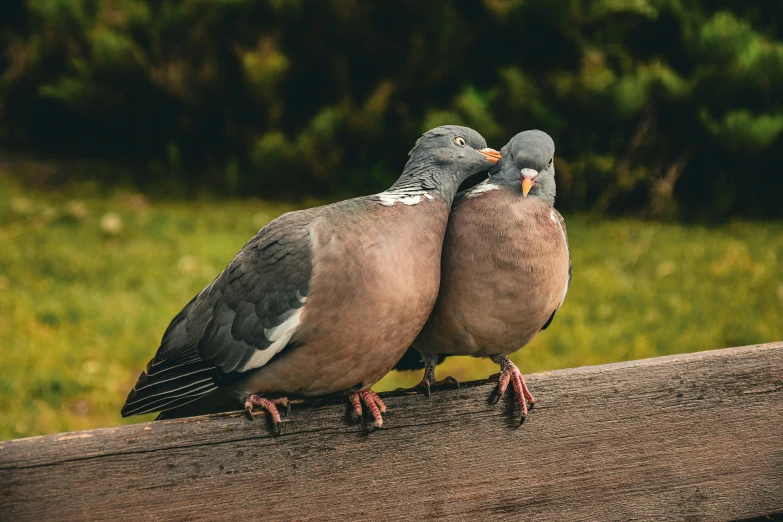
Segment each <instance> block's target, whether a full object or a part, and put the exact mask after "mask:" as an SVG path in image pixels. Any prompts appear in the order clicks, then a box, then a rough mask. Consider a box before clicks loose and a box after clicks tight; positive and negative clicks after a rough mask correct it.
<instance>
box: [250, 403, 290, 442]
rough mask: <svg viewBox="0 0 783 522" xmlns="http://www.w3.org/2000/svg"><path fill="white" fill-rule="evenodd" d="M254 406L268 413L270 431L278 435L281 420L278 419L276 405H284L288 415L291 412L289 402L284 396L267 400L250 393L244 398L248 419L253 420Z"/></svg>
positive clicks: (278, 413) (278, 414)
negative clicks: (270, 420) (270, 424)
mask: <svg viewBox="0 0 783 522" xmlns="http://www.w3.org/2000/svg"><path fill="white" fill-rule="evenodd" d="M255 406H258V407H259V408H263V409H265V410H266V411H267V412H268V413H269V415H270V417H271V419H272V432H273V433H274V434H275V435H280V424H281V423H282V422H283V421H282V420H281V419H280V412H279V411H278V410H277V407H278V406H282V407H284V408H285V409H286V416H288V415H290V414H291V402H290V401H289V400H288V399H287V398H285V397H280V398H279V399H272V400H269V399H265V398H263V397H261V396H260V395H256V394H255V393H252V394H250V395H248V396H247V398H246V399H245V411H247V414H248V416H249V417H250V420H253V407H255Z"/></svg>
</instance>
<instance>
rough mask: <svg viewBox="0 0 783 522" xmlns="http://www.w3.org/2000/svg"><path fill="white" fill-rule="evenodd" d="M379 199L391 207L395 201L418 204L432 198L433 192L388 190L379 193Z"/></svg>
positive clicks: (404, 203)
mask: <svg viewBox="0 0 783 522" xmlns="http://www.w3.org/2000/svg"><path fill="white" fill-rule="evenodd" d="M378 199H380V200H381V205H385V206H387V207H391V206H392V205H394V204H395V203H402V204H403V205H408V206H411V205H418V204H419V203H421V202H422V201H424V200H425V199H432V194H430V193H429V192H425V191H421V190H419V191H392V190H387V191H386V192H381V193H380V194H378Z"/></svg>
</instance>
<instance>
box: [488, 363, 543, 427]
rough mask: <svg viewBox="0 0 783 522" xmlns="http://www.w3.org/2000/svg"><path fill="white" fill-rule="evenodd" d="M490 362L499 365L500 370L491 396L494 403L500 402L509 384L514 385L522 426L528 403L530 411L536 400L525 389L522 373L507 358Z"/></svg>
mask: <svg viewBox="0 0 783 522" xmlns="http://www.w3.org/2000/svg"><path fill="white" fill-rule="evenodd" d="M492 360H493V361H495V362H496V363H498V364H500V369H501V373H500V379H499V380H498V387H497V388H496V389H495V392H494V394H493V395H494V397H495V402H497V401H498V400H500V397H501V396H503V394H504V393H505V392H506V388H508V384H509V382H510V383H512V384H513V385H514V393H515V395H516V397H517V402H518V403H519V410H520V411H521V412H522V417H521V418H520V419H519V424H522V423H523V422H525V418H527V412H528V403H530V409H531V410H532V409H533V406H535V404H536V399H535V397H533V394H532V393H530V390H528V389H527V384H525V378H524V377H523V376H522V372H520V371H519V368H517V367H516V365H515V364H514V363H513V362H511V360H510V359H509V358H508V357H505V356H501V357H497V358H493V359H492Z"/></svg>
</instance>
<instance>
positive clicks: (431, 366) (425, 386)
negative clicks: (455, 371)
mask: <svg viewBox="0 0 783 522" xmlns="http://www.w3.org/2000/svg"><path fill="white" fill-rule="evenodd" d="M421 360H422V362H423V363H424V377H422V379H421V382H420V383H419V384H417V385H416V386H414V387H413V388H410V389H409V390H404V389H402V388H400V389H398V390H395V391H417V390H424V395H425V396H426V397H427V398H428V399H429V397H430V391H431V390H432V388H435V389H439V388H440V389H444V390H446V389H450V388H459V382H457V379H455V378H454V377H446V378H445V379H443V380H441V381H436V380H435V366H437V365H438V362H440V356H438V354H424V355H422V356H421Z"/></svg>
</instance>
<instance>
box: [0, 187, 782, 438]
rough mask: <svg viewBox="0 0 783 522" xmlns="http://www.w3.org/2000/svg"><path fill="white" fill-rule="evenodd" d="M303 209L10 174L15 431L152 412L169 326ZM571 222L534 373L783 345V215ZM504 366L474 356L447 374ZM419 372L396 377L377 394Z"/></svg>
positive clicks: (4, 314) (8, 416)
mask: <svg viewBox="0 0 783 522" xmlns="http://www.w3.org/2000/svg"><path fill="white" fill-rule="evenodd" d="M75 194H79V196H78V197H76V196H75ZM292 208H293V207H292V206H290V205H285V204H277V203H268V202H264V201H259V200H252V199H247V200H219V199H209V198H201V199H195V200H188V201H183V200H179V201H161V200H150V199H148V198H145V197H143V196H141V195H138V194H133V193H123V192H116V193H113V194H110V195H99V194H98V193H97V192H96V191H95V190H89V189H87V190H85V189H84V188H82V189H80V190H67V191H64V193H60V194H57V195H52V194H43V193H30V192H25V191H22V190H21V189H20V188H19V186H18V185H16V184H13V183H11V182H10V181H8V180H5V181H0V368H1V370H0V440H2V439H7V438H15V437H24V436H29V435H38V434H44V433H51V432H58V431H65V430H76V429H86V428H94V427H99V426H110V425H116V424H121V423H129V422H139V421H141V420H145V419H149V418H151V417H150V416H147V417H136V418H131V419H121V418H120V415H119V410H120V407H121V406H122V403H123V402H124V399H125V396H126V394H127V392H128V390H129V389H130V387H131V386H132V385H133V383H134V382H135V380H136V377H137V376H138V373H139V371H140V370H141V369H142V368H143V367H144V365H145V364H146V362H147V360H148V359H149V358H150V357H151V356H152V354H153V353H154V352H155V349H156V348H157V343H158V341H159V340H160V337H161V335H162V333H163V331H164V329H165V327H166V325H167V324H168V322H169V320H170V319H171V318H172V317H173V316H174V315H175V314H176V313H177V312H178V311H179V310H180V309H181V307H182V306H184V305H185V304H186V303H187V302H188V301H189V300H190V298H191V297H192V296H193V295H194V294H195V293H197V292H198V291H199V290H200V289H201V288H202V287H203V286H204V285H206V284H207V283H209V282H210V281H211V280H212V278H213V277H214V276H215V275H217V273H218V272H219V271H220V270H221V269H222V268H223V267H224V266H225V265H226V264H227V263H228V262H229V261H230V260H231V259H232V257H233V256H234V255H235V253H236V252H237V251H238V250H239V248H241V246H242V245H243V244H244V243H245V241H246V240H247V239H248V238H249V237H250V236H251V235H252V234H253V233H254V232H255V231H256V230H257V229H258V228H260V227H261V226H263V225H264V224H265V223H267V222H268V221H269V220H271V219H273V218H274V217H276V216H277V215H279V214H281V213H282V212H285V211H287V210H290V209H292ZM566 220H567V223H568V232H569V237H570V240H571V249H572V256H573V264H574V279H573V282H572V286H571V290H570V292H569V294H568V298H567V299H566V303H565V305H564V307H563V309H562V310H561V311H560V313H559V314H558V316H557V318H556V319H555V321H554V322H553V324H552V326H551V327H550V328H549V329H548V330H547V331H545V332H543V333H541V334H540V335H539V336H538V337H537V338H536V339H535V340H534V341H533V342H532V343H531V344H530V345H529V346H528V347H527V348H526V349H525V350H523V351H521V352H519V353H517V354H516V355H515V356H514V357H513V359H514V360H515V362H516V363H517V364H518V365H519V366H520V367H521V368H522V369H523V371H524V372H526V373H531V372H538V371H542V370H550V369H555V368H565V367H573V366H582V365H589V364H601V363H607V362H613V361H622V360H628V359H638V358H643V357H654V356H657V355H665V354H671V353H682V352H691V351H696V350H706V349H712V348H719V347H724V346H736V345H744V344H753V343H761V342H767V341H774V340H780V339H783V320H781V318H782V317H783V268H781V264H780V263H779V262H778V260H779V259H780V258H781V257H783V224H781V223H773V224H768V223H747V222H736V223H731V224H728V225H725V226H722V227H720V228H707V227H703V226H682V225H676V224H660V223H646V222H638V221H632V220H615V221H600V220H595V219H590V218H586V217H579V216H566ZM496 371H497V369H496V367H495V366H494V365H493V364H492V363H489V362H487V361H482V360H474V359H466V358H459V359H454V360H452V361H449V362H447V363H446V364H445V365H444V366H443V367H442V368H440V369H439V374H438V375H439V377H443V376H445V375H447V374H450V375H453V376H454V377H456V378H457V379H459V380H468V379H476V378H482V377H486V376H487V375H488V374H490V373H494V372H496ZM419 377H420V376H419V375H418V374H413V373H408V374H402V375H400V374H395V373H392V374H390V375H388V376H387V377H386V378H385V379H383V380H382V381H381V382H380V383H379V384H378V385H377V386H376V389H378V390H384V389H391V388H396V387H397V386H408V385H412V384H414V383H415V382H417V381H418V379H419ZM533 391H534V392H535V390H533ZM538 398H539V400H542V401H545V400H546V397H538Z"/></svg>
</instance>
